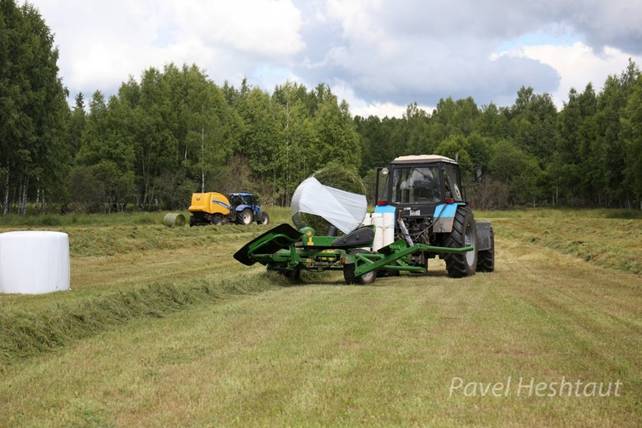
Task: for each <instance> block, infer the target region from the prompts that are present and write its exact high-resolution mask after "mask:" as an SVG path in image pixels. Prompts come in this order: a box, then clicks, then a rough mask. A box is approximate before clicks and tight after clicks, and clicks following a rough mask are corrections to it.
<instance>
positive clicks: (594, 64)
mask: <svg viewBox="0 0 642 428" xmlns="http://www.w3.org/2000/svg"><path fill="white" fill-rule="evenodd" d="M502 55H508V56H520V57H525V58H532V59H535V60H538V61H541V62H542V63H544V64H548V65H550V66H551V67H553V68H554V69H555V70H557V72H558V73H559V74H560V76H561V79H560V84H559V87H558V88H557V90H555V91H554V92H553V93H552V94H551V95H552V96H553V99H554V100H555V103H556V104H557V105H558V107H561V106H562V103H563V102H564V101H566V100H567V99H568V92H569V90H570V89H571V88H575V89H576V90H578V91H582V90H583V89H584V87H585V86H586V85H587V84H588V83H589V82H591V83H592V84H593V88H594V89H595V90H596V91H598V90H600V89H601V88H602V86H603V84H604V81H605V80H606V77H607V76H608V75H611V74H620V73H621V72H622V71H623V70H624V69H625V68H626V65H627V63H628V60H629V58H632V59H633V60H634V61H635V62H636V63H637V64H642V57H641V56H632V55H630V54H627V53H625V52H622V51H621V50H619V49H617V48H612V47H605V48H604V49H603V50H602V52H596V51H595V50H594V49H592V48H591V47H589V46H587V45H585V44H584V43H581V42H577V43H574V44H571V45H566V46H558V45H550V44H547V45H533V46H524V47H521V48H518V49H515V50H513V51H510V52H505V53H503V54H502Z"/></svg>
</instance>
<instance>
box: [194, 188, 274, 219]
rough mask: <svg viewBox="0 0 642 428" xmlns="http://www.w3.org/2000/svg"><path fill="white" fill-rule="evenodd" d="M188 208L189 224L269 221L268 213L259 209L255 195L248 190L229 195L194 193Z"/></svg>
mask: <svg viewBox="0 0 642 428" xmlns="http://www.w3.org/2000/svg"><path fill="white" fill-rule="evenodd" d="M188 210H189V212H190V213H191V217H190V221H189V224H190V226H198V225H207V224H221V223H237V224H243V225H248V224H251V223H252V222H256V223H257V224H268V223H269V222H270V217H269V216H268V214H267V213H266V212H264V211H262V210H261V205H260V203H259V200H258V198H257V197H256V195H254V194H252V193H248V192H240V193H231V194H230V195H229V197H228V196H225V195H223V194H222V193H217V192H207V193H194V194H192V203H191V205H190V207H189V209H188Z"/></svg>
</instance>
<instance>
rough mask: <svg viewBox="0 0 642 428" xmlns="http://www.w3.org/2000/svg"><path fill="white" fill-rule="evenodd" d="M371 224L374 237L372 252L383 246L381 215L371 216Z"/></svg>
mask: <svg viewBox="0 0 642 428" xmlns="http://www.w3.org/2000/svg"><path fill="white" fill-rule="evenodd" d="M372 224H374V226H375V237H374V241H372V251H379V249H380V248H382V247H383V246H384V243H383V233H384V227H383V214H380V213H374V214H372Z"/></svg>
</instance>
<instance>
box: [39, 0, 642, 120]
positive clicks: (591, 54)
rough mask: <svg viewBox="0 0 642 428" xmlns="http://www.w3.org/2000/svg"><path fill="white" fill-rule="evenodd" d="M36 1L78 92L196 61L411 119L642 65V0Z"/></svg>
mask: <svg viewBox="0 0 642 428" xmlns="http://www.w3.org/2000/svg"><path fill="white" fill-rule="evenodd" d="M31 1H33V2H34V3H35V5H36V7H38V9H40V11H41V13H42V14H43V16H44V18H45V20H46V22H47V24H48V25H49V26H50V27H51V28H52V31H53V32H54V33H55V35H56V44H57V45H58V46H59V47H60V61H59V64H60V67H61V74H62V76H63V80H64V83H65V85H66V86H67V87H69V89H70V90H71V93H72V96H73V95H74V94H75V93H76V92H78V91H83V92H85V93H90V92H93V91H94V90H96V89H101V90H103V91H104V92H107V93H108V94H113V93H114V92H115V91H116V90H117V88H118V86H119V85H120V83H121V82H122V81H124V80H126V79H127V78H128V77H129V76H130V75H133V76H135V77H138V76H139V75H140V73H141V72H142V71H143V70H144V69H145V68H147V67H150V66H155V67H162V66H163V65H165V64H167V63H169V62H174V63H177V64H181V63H188V64H191V63H195V64H197V65H198V66H199V67H201V68H203V69H205V71H206V72H207V73H208V75H209V76H210V77H211V78H212V79H214V80H215V81H217V82H219V83H221V82H222V81H223V80H229V81H231V82H232V83H234V84H238V83H239V82H240V80H241V79H242V78H243V77H248V79H249V80H250V83H251V84H258V85H260V86H262V87H263V88H265V89H271V87H273V86H274V85H275V84H277V83H282V82H283V81H284V80H286V79H289V80H294V81H299V82H302V83H304V84H306V85H307V86H309V87H313V86H315V85H316V84H317V83H320V82H325V83H329V84H330V85H331V86H332V87H333V89H335V91H337V92H341V91H343V92H342V93H344V94H346V95H345V96H343V98H346V99H347V100H348V101H349V103H350V104H351V106H352V111H353V113H355V114H360V115H368V114H381V115H394V116H400V115H401V114H403V112H404V111H405V106H406V105H407V104H408V103H410V102H413V101H416V102H418V103H420V104H423V105H434V104H436V103H437V101H438V100H439V98H442V97H448V96H452V97H455V98H459V97H467V96H472V97H473V98H474V99H475V100H476V101H477V102H478V103H480V104H485V103H488V102H489V101H494V102H496V103H498V104H506V103H510V102H512V100H513V99H514V97H515V93H516V91H517V89H518V88H519V87H520V86H522V85H530V86H533V87H534V88H535V90H536V91H549V92H552V93H553V94H554V96H555V99H556V101H557V102H558V104H559V103H561V101H562V100H564V99H566V94H567V92H568V89H569V88H570V87H571V86H574V87H577V88H578V89H580V88H583V87H584V86H585V84H586V83H587V82H588V81H592V82H593V83H594V84H595V85H596V88H599V85H601V84H602V82H603V81H604V79H605V78H606V76H607V75H608V74H612V73H619V72H620V71H621V70H622V69H623V68H624V67H625V65H626V60H627V58H628V57H629V56H630V54H637V55H638V56H633V59H634V60H636V61H637V62H639V63H640V62H642V61H640V58H641V57H640V56H639V55H641V54H642V25H639V24H640V16H642V15H641V14H642V0H610V1H609V2H606V1H600V0H542V1H537V2H514V1H513V0H488V1H484V2H479V1H477V0H458V1H457V2H453V1H446V0H404V1H402V2H387V1H383V0H237V1H214V0H210V1H205V0H134V1H131V0H130V1H127V0H110V1H99V0H31ZM580 40H581V41H582V43H575V44H573V42H575V41H580ZM526 44H528V46H526ZM502 46H503V47H502ZM499 49H511V50H510V51H509V52H504V53H501V54H498V53H497V51H498V50H499Z"/></svg>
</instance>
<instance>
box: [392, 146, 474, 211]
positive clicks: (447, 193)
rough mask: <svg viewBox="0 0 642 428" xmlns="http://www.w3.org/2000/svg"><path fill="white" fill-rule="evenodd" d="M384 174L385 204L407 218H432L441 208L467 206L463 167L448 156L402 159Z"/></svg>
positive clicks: (408, 157) (406, 157)
mask: <svg viewBox="0 0 642 428" xmlns="http://www.w3.org/2000/svg"><path fill="white" fill-rule="evenodd" d="M382 172H383V173H384V174H386V175H387V183H386V191H385V200H386V201H388V202H389V203H390V204H392V205H394V206H395V207H397V209H399V210H400V211H401V212H402V213H403V215H404V217H424V218H425V217H430V216H432V214H433V212H434V209H435V206H437V205H440V204H452V203H456V202H464V193H463V188H462V185H461V174H460V172H459V165H458V164H457V162H456V161H455V160H453V159H450V158H447V157H445V156H439V155H420V156H400V157H398V158H396V159H395V160H393V161H392V162H391V163H390V165H389V167H388V168H385V169H383V170H382Z"/></svg>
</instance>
